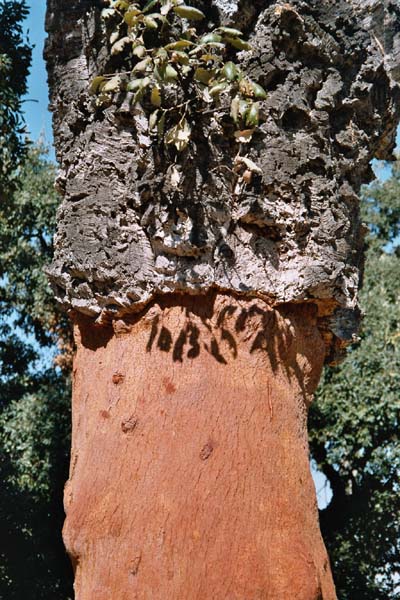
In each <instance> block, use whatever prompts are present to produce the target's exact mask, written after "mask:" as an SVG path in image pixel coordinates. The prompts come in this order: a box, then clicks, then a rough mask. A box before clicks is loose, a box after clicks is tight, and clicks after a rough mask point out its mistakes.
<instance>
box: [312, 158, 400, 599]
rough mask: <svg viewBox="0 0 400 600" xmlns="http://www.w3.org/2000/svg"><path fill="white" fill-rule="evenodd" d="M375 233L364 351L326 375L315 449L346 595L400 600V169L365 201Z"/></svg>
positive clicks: (315, 419) (324, 515)
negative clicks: (329, 495)
mask: <svg viewBox="0 0 400 600" xmlns="http://www.w3.org/2000/svg"><path fill="white" fill-rule="evenodd" d="M362 212H363V217H364V220H365V221H366V222H367V223H368V224H369V226H370V233H369V235H368V238H367V262H366V269H365V277H364V288H363V290H362V292H361V305H362V308H363V310H364V312H365V318H364V322H363V327H362V332H361V339H360V343H358V344H357V345H356V346H354V347H353V348H351V350H350V351H349V354H348V357H347V358H346V360H345V361H344V362H343V364H341V365H340V366H338V367H336V368H333V369H332V368H328V369H327V370H326V371H325V376H324V381H323V385H322V386H321V388H320V390H319V393H318V395H317V401H316V402H315V403H314V405H313V407H312V410H311V414H310V427H311V451H312V455H313V457H314V458H315V460H316V461H317V464H318V466H319V468H320V469H321V471H322V472H323V473H324V474H325V476H326V477H327V478H328V481H329V483H330V485H331V488H332V492H333V498H332V500H331V502H330V504H329V506H327V508H325V509H324V510H322V511H321V513H320V519H321V528H322V532H323V536H324V539H325V542H326V544H327V547H328V551H329V553H330V557H331V561H332V565H333V570H334V576H335V581H336V585H337V589H338V596H339V598H341V599H342V600H354V599H357V600H358V599H360V600H361V599H362V600H378V599H382V600H387V599H389V598H390V599H395V598H400V589H399V584H398V580H397V579H396V577H397V575H396V574H398V573H399V569H400V516H399V515H400V495H399V487H398V482H399V474H400V445H399V413H400V404H399V391H400V302H399V299H400V268H399V265H400V262H399V259H400V248H399V245H398V244H399V237H398V236H399V233H400V165H399V163H397V165H396V166H395V167H394V169H393V173H392V177H391V178H390V179H389V180H388V181H387V182H386V183H383V184H382V183H378V182H377V183H375V184H374V185H373V186H371V187H369V188H366V189H365V190H364V194H363V202H362Z"/></svg>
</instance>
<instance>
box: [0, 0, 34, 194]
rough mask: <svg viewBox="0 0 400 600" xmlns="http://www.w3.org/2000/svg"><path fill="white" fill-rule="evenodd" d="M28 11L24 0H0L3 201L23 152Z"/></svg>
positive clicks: (0, 171) (0, 176)
mask: <svg viewBox="0 0 400 600" xmlns="http://www.w3.org/2000/svg"><path fill="white" fill-rule="evenodd" d="M27 14H28V9H27V5H26V2H25V0H22V1H21V0H1V1H0V200H1V201H2V202H3V200H4V195H5V193H6V191H7V188H8V187H9V186H10V184H11V180H12V179H13V178H15V177H16V176H17V169H16V167H17V166H18V164H19V161H20V160H21V158H22V157H23V155H24V152H25V144H24V141H23V139H22V137H21V134H22V133H23V131H24V127H23V121H22V118H21V98H22V96H23V95H24V94H26V92H27V83H26V80H27V76H28V72H29V66H30V62H31V48H30V46H29V45H28V44H27V43H26V41H25V40H24V37H23V34H22V23H23V20H24V19H25V17H26V16H27Z"/></svg>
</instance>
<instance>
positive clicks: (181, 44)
mask: <svg viewBox="0 0 400 600" xmlns="http://www.w3.org/2000/svg"><path fill="white" fill-rule="evenodd" d="M190 46H194V43H193V42H191V41H189V40H178V41H177V42H172V43H171V44H167V45H166V46H164V48H165V50H183V49H184V48H189V47H190Z"/></svg>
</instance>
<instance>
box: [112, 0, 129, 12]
mask: <svg viewBox="0 0 400 600" xmlns="http://www.w3.org/2000/svg"><path fill="white" fill-rule="evenodd" d="M113 6H114V8H117V9H118V10H128V8H129V6H130V4H129V2H128V0H115V2H114V4H113Z"/></svg>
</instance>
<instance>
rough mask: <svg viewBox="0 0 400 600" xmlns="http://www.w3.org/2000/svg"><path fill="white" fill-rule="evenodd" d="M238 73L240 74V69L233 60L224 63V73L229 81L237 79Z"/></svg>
mask: <svg viewBox="0 0 400 600" xmlns="http://www.w3.org/2000/svg"><path fill="white" fill-rule="evenodd" d="M238 74H239V69H238V68H237V66H236V65H235V64H234V63H233V62H232V61H230V62H227V63H226V64H225V65H224V68H223V69H222V75H223V76H224V77H225V79H227V80H228V81H234V80H235V79H236V77H237V76H238Z"/></svg>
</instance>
